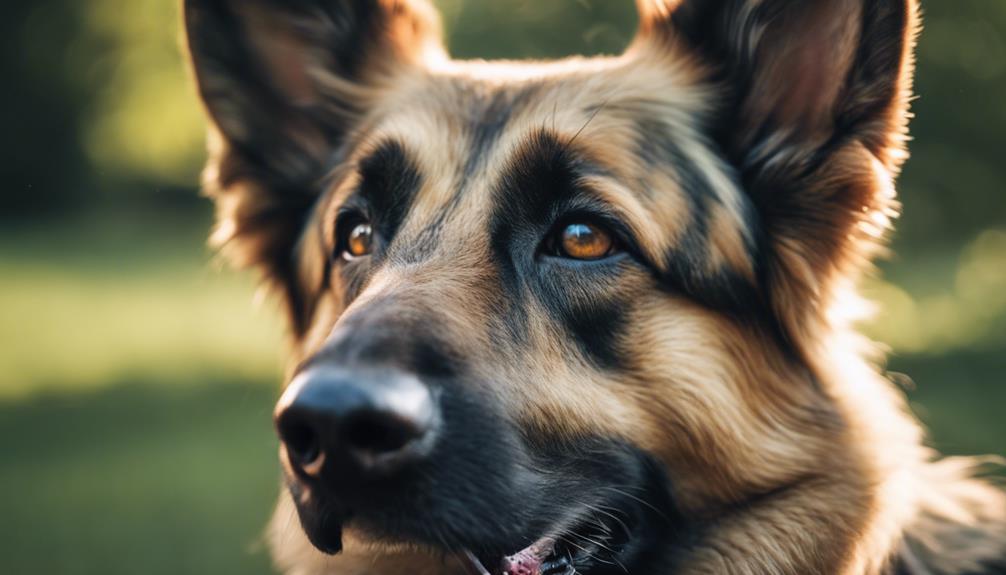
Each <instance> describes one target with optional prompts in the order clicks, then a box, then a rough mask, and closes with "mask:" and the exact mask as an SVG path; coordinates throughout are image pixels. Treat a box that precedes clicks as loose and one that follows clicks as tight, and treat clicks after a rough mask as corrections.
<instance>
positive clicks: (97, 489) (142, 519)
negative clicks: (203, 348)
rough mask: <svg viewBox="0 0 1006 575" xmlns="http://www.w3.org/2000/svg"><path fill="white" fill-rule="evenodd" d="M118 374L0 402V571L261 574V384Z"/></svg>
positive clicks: (268, 450) (266, 457)
mask: <svg viewBox="0 0 1006 575" xmlns="http://www.w3.org/2000/svg"><path fill="white" fill-rule="evenodd" d="M200 383H201V385H198V386H186V387H170V386H165V385H144V384H140V383H138V382H130V383H123V384H121V385H115V386H112V387H108V388H106V389H103V390H101V391H96V392H89V393H83V394H60V395H40V396H37V397H36V398H34V399H32V400H30V401H27V402H16V403H8V404H6V405H2V406H0V486H2V489H3V497H2V498H0V517H2V518H3V520H2V521H0V573H5V574H10V575H20V574H25V575H28V574H35V573H51V574H65V575H77V574H95V575H97V574H101V575H118V574H123V575H126V574H129V575H134V574H140V573H143V574H146V575H155V574H164V575H178V574H180V573H213V574H215V575H228V574H234V575H237V574H241V575H254V574H256V573H268V572H270V570H269V562H268V559H267V556H266V553H265V551H264V549H263V547H262V545H261V537H260V534H261V532H262V529H263V526H264V525H265V522H266V520H267V518H268V516H269V513H270V510H271V506H272V503H273V500H274V497H275V495H276V493H277V486H278V485H279V473H278V468H277V465H276V463H275V461H276V456H275V453H276V445H275V441H274V440H273V435H272V430H271V426H270V411H271V407H272V402H273V400H274V393H273V392H272V391H271V390H270V388H269V387H268V386H265V385H247V384H246V383H242V384H235V383H232V382H225V381H214V380H207V381H203V382H200Z"/></svg>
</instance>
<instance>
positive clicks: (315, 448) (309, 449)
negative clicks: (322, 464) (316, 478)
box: [279, 420, 321, 467]
mask: <svg viewBox="0 0 1006 575" xmlns="http://www.w3.org/2000/svg"><path fill="white" fill-rule="evenodd" d="M279 435H280V439H281V440H282V441H283V443H284V444H285V445H286V450H287V452H288V453H289V454H290V458H291V459H292V460H293V462H294V463H296V464H298V465H300V466H302V467H303V466H307V465H310V464H311V463H313V462H315V461H317V460H318V458H319V457H321V440H320V438H319V437H318V434H317V433H316V432H315V430H314V429H313V428H312V427H311V426H310V425H308V424H306V423H304V422H302V421H290V420H287V421H283V422H281V423H280V425H279Z"/></svg>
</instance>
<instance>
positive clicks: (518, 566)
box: [500, 537, 555, 575]
mask: <svg viewBox="0 0 1006 575" xmlns="http://www.w3.org/2000/svg"><path fill="white" fill-rule="evenodd" d="M554 548H555V540H554V539H552V538H550V537H546V538H544V539H539V540H538V541H537V542H535V543H534V544H533V545H531V546H530V547H528V548H526V549H524V550H523V551H518V552H517V553H514V554H513V555H511V556H509V557H507V558H505V559H503V571H502V573H501V574H500V575H541V562H542V560H544V559H545V558H546V557H548V556H549V554H550V553H552V550H553V549H554Z"/></svg>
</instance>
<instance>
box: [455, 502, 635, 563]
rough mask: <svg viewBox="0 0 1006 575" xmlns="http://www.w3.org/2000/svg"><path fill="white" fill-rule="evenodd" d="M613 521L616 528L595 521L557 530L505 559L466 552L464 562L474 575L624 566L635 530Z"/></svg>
mask: <svg viewBox="0 0 1006 575" xmlns="http://www.w3.org/2000/svg"><path fill="white" fill-rule="evenodd" d="M611 518H612V519H614V520H615V523H616V524H617V525H616V526H612V525H606V524H605V522H603V521H601V520H600V519H596V518H595V519H592V520H588V521H582V522H578V523H574V524H572V525H566V526H565V527H564V528H562V529H556V530H554V531H552V532H551V534H549V535H545V536H543V537H541V538H540V539H538V540H536V541H535V542H534V543H532V544H531V545H528V546H527V547H525V548H523V549H520V550H519V551H517V552H515V553H513V554H511V555H506V556H503V557H502V558H501V557H499V556H495V557H485V556H482V557H480V556H478V555H476V554H475V553H473V552H471V551H469V550H465V551H464V552H463V553H462V560H463V562H464V563H465V565H466V568H467V570H468V573H469V574H470V575H568V574H576V573H580V574H585V573H590V572H592V571H593V568H594V567H596V566H597V565H598V563H610V564H614V565H621V563H619V561H618V560H619V558H620V557H621V556H622V555H623V552H624V551H625V550H626V548H627V547H628V546H629V545H630V543H631V542H632V540H633V538H634V533H633V532H634V529H633V528H632V527H629V526H627V525H626V522H625V521H622V520H620V519H618V518H616V517H615V516H614V515H611ZM619 527H620V528H621V529H619ZM616 529H618V531H615V530H616ZM598 530H600V531H598ZM576 541H579V543H576Z"/></svg>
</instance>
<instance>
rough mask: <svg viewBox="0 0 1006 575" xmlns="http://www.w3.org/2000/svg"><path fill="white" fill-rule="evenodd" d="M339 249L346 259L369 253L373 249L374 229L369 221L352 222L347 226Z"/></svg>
mask: <svg viewBox="0 0 1006 575" xmlns="http://www.w3.org/2000/svg"><path fill="white" fill-rule="evenodd" d="M345 230H346V231H345V232H344V234H343V235H342V241H340V242H339V245H340V247H339V251H340V252H341V255H342V257H343V258H344V259H347V260H352V259H356V258H360V257H363V256H366V255H369V254H370V252H371V250H372V249H373V243H374V230H373V228H372V227H371V226H370V224H369V223H368V222H356V223H350V224H349V225H348V226H346V227H345Z"/></svg>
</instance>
